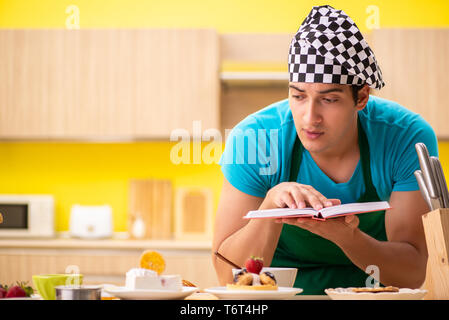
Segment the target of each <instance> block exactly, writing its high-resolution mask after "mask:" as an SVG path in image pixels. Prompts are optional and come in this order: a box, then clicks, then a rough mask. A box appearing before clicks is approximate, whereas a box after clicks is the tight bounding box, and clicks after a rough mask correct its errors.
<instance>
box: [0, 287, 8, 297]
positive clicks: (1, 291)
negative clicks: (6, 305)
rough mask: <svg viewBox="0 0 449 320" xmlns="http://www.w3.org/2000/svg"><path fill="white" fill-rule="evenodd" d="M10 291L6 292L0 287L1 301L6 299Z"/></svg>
mask: <svg viewBox="0 0 449 320" xmlns="http://www.w3.org/2000/svg"><path fill="white" fill-rule="evenodd" d="M7 292H8V291H6V289H4V288H3V287H2V286H0V299H2V298H4V297H6V293H7Z"/></svg>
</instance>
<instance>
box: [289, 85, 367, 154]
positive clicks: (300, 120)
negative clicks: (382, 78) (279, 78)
mask: <svg viewBox="0 0 449 320" xmlns="http://www.w3.org/2000/svg"><path fill="white" fill-rule="evenodd" d="M289 102H290V108H291V110H292V114H293V120H294V122H295V127H296V131H297V133H298V136H299V139H300V140H301V142H302V144H303V146H304V148H306V149H307V150H308V151H309V152H310V153H314V154H322V155H324V154H325V153H326V152H327V153H329V154H338V152H337V153H336V151H337V150H338V148H339V146H342V145H344V142H347V141H348V140H347V139H351V138H353V136H352V135H353V134H354V130H353V129H354V123H356V122H355V121H356V113H357V111H358V110H360V109H359V108H357V107H356V105H355V103H354V99H353V96H352V90H351V87H350V86H349V85H342V84H324V83H304V82H290V83H289ZM349 141H352V140H349Z"/></svg>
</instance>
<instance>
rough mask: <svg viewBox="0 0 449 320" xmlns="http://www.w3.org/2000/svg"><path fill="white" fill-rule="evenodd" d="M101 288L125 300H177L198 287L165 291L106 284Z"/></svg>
mask: <svg viewBox="0 0 449 320" xmlns="http://www.w3.org/2000/svg"><path fill="white" fill-rule="evenodd" d="M103 290H104V291H105V292H107V293H109V294H111V295H113V296H114V297H117V298H120V299H125V300H177V299H184V298H185V297H187V296H189V295H191V294H192V293H194V292H195V291H198V288H195V287H182V290H181V291H167V290H143V289H137V290H130V289H128V288H126V287H115V286H110V287H108V286H106V287H104V288H103Z"/></svg>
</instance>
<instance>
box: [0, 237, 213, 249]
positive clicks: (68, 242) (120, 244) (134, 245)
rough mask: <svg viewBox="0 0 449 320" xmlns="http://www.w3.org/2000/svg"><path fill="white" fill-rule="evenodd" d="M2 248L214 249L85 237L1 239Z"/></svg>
mask: <svg viewBox="0 0 449 320" xmlns="http://www.w3.org/2000/svg"><path fill="white" fill-rule="evenodd" d="M0 248H42V249H44V248H53V249H58V248H59V249H84V248H89V249H92V248H97V249H136V250H147V249H155V250H157V249H159V250H206V251H211V250H212V242H211V241H180V240H115V239H101V240H84V239H66V238H49V239H0Z"/></svg>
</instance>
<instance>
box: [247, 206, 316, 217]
mask: <svg viewBox="0 0 449 320" xmlns="http://www.w3.org/2000/svg"><path fill="white" fill-rule="evenodd" d="M317 213H318V212H317V211H316V210H315V209H313V208H303V209H292V208H276V209H266V210H253V211H250V212H248V213H247V214H246V216H244V217H243V218H245V219H253V218H278V217H289V216H313V215H316V214H317Z"/></svg>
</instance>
